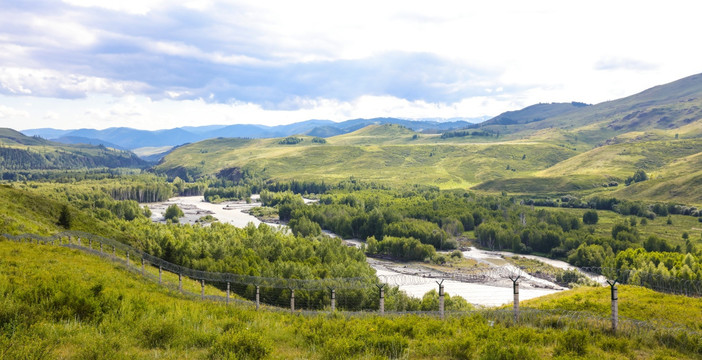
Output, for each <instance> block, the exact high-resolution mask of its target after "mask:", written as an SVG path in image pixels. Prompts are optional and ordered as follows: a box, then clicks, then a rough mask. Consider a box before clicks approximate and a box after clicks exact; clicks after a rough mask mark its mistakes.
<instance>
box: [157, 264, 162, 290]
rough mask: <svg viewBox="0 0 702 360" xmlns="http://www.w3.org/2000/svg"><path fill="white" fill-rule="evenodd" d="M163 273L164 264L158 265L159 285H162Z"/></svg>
mask: <svg viewBox="0 0 702 360" xmlns="http://www.w3.org/2000/svg"><path fill="white" fill-rule="evenodd" d="M162 275H163V266H161V265H159V266H158V284H159V285H161V281H162Z"/></svg>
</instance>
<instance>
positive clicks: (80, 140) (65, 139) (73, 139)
mask: <svg viewBox="0 0 702 360" xmlns="http://www.w3.org/2000/svg"><path fill="white" fill-rule="evenodd" d="M53 141H56V142H60V143H62V144H88V145H102V146H105V147H109V148H113V149H117V150H126V149H124V148H122V147H121V146H119V145H115V144H113V143H111V142H108V141H104V140H100V139H91V138H86V137H80V136H61V137H60V138H56V139H53Z"/></svg>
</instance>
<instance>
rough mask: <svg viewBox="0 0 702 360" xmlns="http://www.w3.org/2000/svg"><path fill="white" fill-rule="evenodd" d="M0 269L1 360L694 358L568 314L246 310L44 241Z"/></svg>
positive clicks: (670, 313) (649, 297) (643, 309)
mask: <svg viewBox="0 0 702 360" xmlns="http://www.w3.org/2000/svg"><path fill="white" fill-rule="evenodd" d="M0 274H2V276H0V295H2V296H1V297H0V357H6V358H28V359H31V358H66V359H74V358H75V359H92V358H117V359H120V358H124V359H201V358H208V359H227V358H242V357H244V358H253V359H257V358H272V359H289V358H309V359H341V358H364V359H367V358H413V359H414V358H418V359H430V358H431V359H437V358H438V359H448V358H476V359H492V358H508V359H509V358H526V359H537V358H551V357H561V358H562V357H564V356H565V357H573V356H575V357H585V358H604V359H619V358H653V357H658V358H677V359H684V358H696V357H698V356H699V354H702V347H700V344H699V342H698V343H694V342H693V341H699V339H698V340H694V339H695V338H694V337H692V338H690V339H692V340H688V342H686V343H683V342H681V341H677V340H676V339H677V338H673V339H672V340H671V339H670V338H668V337H665V335H662V334H655V333H645V334H629V335H627V334H620V335H617V336H612V335H611V334H610V333H609V332H608V331H607V330H606V329H598V328H588V329H586V328H582V327H580V326H578V325H577V324H576V323H572V324H571V323H569V322H568V321H564V322H560V323H559V325H557V326H556V324H555V323H554V324H552V325H548V324H546V323H544V324H540V325H539V324H533V325H526V326H513V325H511V324H510V323H509V322H504V323H503V322H502V321H498V322H496V323H491V322H489V321H488V320H487V319H486V318H484V317H483V316H482V315H479V314H466V315H460V316H449V317H448V318H447V320H445V321H441V320H439V319H438V318H436V317H433V316H422V315H401V316H387V317H380V316H376V315H372V314H368V315H364V316H345V315H343V314H336V315H326V314H319V315H309V316H301V315H290V314H289V313H286V312H271V311H258V312H257V311H255V310H253V309H252V308H251V307H248V306H241V305H229V306H227V305H224V304H219V303H212V302H209V301H194V300H192V299H190V298H188V297H185V296H183V295H181V294H179V293H177V292H174V291H169V290H167V289H165V288H163V287H160V286H158V285H157V284H156V283H154V282H151V281H147V280H145V279H144V278H141V277H140V276H135V273H134V272H130V271H127V270H126V269H124V268H123V266H121V265H118V264H115V263H110V262H106V261H105V260H104V259H102V258H100V257H97V256H93V255H88V254H84V253H81V252H80V251H77V250H71V249H67V248H62V247H57V246H49V245H34V244H20V243H14V242H8V241H0ZM606 291H607V289H599V288H598V289H591V288H583V289H579V290H576V291H575V292H572V293H570V292H568V293H562V294H560V295H559V296H551V297H546V298H542V299H539V300H532V301H530V302H525V306H526V305H527V304H528V305H529V306H531V307H534V306H536V307H539V308H543V309H548V308H553V307H557V308H559V309H569V308H574V309H579V310H583V309H584V308H588V309H589V310H591V311H593V312H595V313H597V314H606V302H607V299H608V295H607V294H606ZM569 294H570V295H569ZM620 294H621V295H620V299H621V300H620V303H621V305H620V309H621V311H622V313H623V314H626V316H630V317H632V318H652V317H653V315H654V314H657V315H658V317H659V318H660V317H661V316H662V317H663V320H666V321H677V322H682V324H687V325H690V326H695V325H696V326H699V324H697V323H696V322H694V321H693V320H694V319H699V318H700V316H702V314H701V313H700V303H699V301H697V300H696V299H688V298H682V297H675V296H670V295H663V294H656V293H652V292H651V293H649V292H647V291H645V290H644V291H641V290H640V289H636V288H631V291H630V288H629V287H622V289H621V290H620ZM602 299H604V300H602ZM535 301H541V302H540V303H538V304H537V303H536V302H535ZM584 304H587V306H584ZM631 304H635V306H632V305H631ZM662 304H670V306H669V307H664V306H666V305H662ZM666 309H667V311H664V310H666ZM683 315H686V317H685V316H683ZM564 326H565V327H564ZM673 340H675V341H673ZM691 341H692V342H691Z"/></svg>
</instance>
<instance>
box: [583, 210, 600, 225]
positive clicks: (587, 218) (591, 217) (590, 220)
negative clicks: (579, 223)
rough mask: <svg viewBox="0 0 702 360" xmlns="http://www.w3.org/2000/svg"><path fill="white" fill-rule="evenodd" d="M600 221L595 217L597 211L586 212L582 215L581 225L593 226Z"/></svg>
mask: <svg viewBox="0 0 702 360" xmlns="http://www.w3.org/2000/svg"><path fill="white" fill-rule="evenodd" d="M599 220H600V218H599V216H598V215H597V210H588V211H586V212H585V213H584V214H583V223H585V224H588V225H595V224H597V222H598V221H599Z"/></svg>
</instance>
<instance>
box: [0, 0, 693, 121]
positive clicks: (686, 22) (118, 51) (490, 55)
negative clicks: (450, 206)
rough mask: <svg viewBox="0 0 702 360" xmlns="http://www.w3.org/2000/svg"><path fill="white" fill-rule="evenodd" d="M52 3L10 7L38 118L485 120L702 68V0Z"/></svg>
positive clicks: (10, 79)
mask: <svg viewBox="0 0 702 360" xmlns="http://www.w3.org/2000/svg"><path fill="white" fill-rule="evenodd" d="M40 5H42V6H45V8H42V9H38V10H37V11H36V12H34V11H32V10H31V8H30V6H8V5H7V4H4V5H3V4H2V3H0V11H1V12H3V15H6V16H4V18H3V23H2V24H0V94H4V95H12V96H3V95H0V99H3V101H4V103H5V104H7V106H9V107H11V108H14V109H16V110H17V111H22V112H24V114H25V115H26V116H27V120H28V122H27V124H30V123H31V124H37V127H38V126H59V127H75V126H77V125H78V124H81V125H86V126H89V127H105V126H117V125H124V126H134V127H141V128H144V127H148V128H160V127H173V126H180V125H187V124H191V125H195V124H211V123H270V124H274V123H289V122H293V121H299V120H306V119H311V118H322V119H332V120H344V119H348V118H353V117H376V116H396V117H409V118H418V117H474V116H482V115H496V114H499V113H501V112H503V111H507V110H515V109H518V108H520V107H524V106H528V105H531V104H533V103H538V102H555V101H583V102H588V103H596V102H600V101H605V100H611V99H615V98H619V97H623V96H626V95H630V94H633V93H636V92H638V91H642V90H644V89H646V88H649V87H651V86H655V85H658V84H663V83H666V82H670V81H673V80H676V79H678V78H681V77H684V76H688V75H691V74H693V73H697V72H699V71H700V66H699V54H698V52H699V51H698V49H697V48H696V47H695V46H694V44H695V41H696V38H695V35H696V34H697V33H698V32H699V31H698V19H697V17H698V14H699V13H700V12H702V11H701V10H702V3H699V2H697V1H676V2H673V3H670V4H668V3H666V4H663V3H660V2H653V1H632V0H622V1H617V2H611V1H604V0H593V1H590V2H588V3H587V4H585V3H583V4H580V3H573V2H563V1H558V0H537V1H530V2H524V1H516V0H514V1H506V0H498V1H491V2H485V1H483V2H455V1H439V2H433V3H431V4H429V3H427V2H426V1H419V0H409V1H394V0H389V1H380V2H379V1H373V0H358V1H354V2H334V1H322V0H316V1H312V0H300V1H283V0H276V1H274V0H271V1H257V0H256V1H255V0H241V1H240V0H236V1H209V0H187V1H185V2H177V1H167V0H121V1H111V0H109V1H108V0H64V1H63V4H60V3H56V2H47V3H45V4H40ZM37 6H39V5H37ZM6 9H8V10H7V12H6V11H5V10H6ZM17 9H19V10H17ZM27 9H29V10H27ZM388 54H392V56H395V58H392V59H391V60H389V59H390V58H391V56H390V55H388ZM398 54H399V55H398ZM473 72H475V73H473ZM17 95H22V98H24V99H25V100H27V99H31V101H32V102H33V103H35V104H36V108H31V107H24V106H23V105H22V104H20V103H19V101H20V100H18V99H17V98H18V97H17ZM111 96H113V97H114V98H113V97H111ZM198 96H199V97H202V98H204V99H207V100H206V101H204V100H202V99H198V98H197V97H198ZM42 97H43V98H42ZM161 97H162V98H163V99H161ZM58 98H73V99H75V100H61V99H58ZM108 99H109V100H108ZM152 99H153V100H152ZM157 99H160V100H157ZM22 101H24V100H22ZM215 101H217V102H220V103H219V104H218V103H213V102H215ZM7 106H6V107H7ZM73 107H77V108H80V111H76V110H73V109H72V108H73ZM85 109H90V113H89V115H86V111H85ZM49 111H50V112H52V113H55V114H54V115H56V116H51V117H47V118H46V120H42V119H44V118H45V115H46V114H47V112H49ZM42 121H44V122H42ZM62 121H63V122H62ZM59 123H60V124H61V125H58V124H59Z"/></svg>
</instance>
